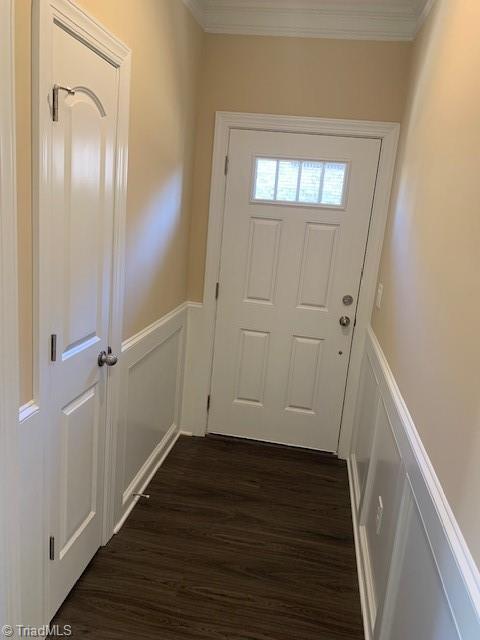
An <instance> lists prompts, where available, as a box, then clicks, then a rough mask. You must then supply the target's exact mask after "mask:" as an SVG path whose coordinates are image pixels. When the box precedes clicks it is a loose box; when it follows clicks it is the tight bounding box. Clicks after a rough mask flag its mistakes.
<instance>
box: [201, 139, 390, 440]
mask: <svg viewBox="0 0 480 640" xmlns="http://www.w3.org/2000/svg"><path fill="white" fill-rule="evenodd" d="M379 154H380V141H379V140H376V139H360V138H345V137H334V136H322V135H308V134H293V133H274V132H263V131H245V130H234V131H232V132H231V135H230V142H229V151H228V157H229V170H228V177H227V187H226V196H225V218H224V229H223V240H222V252H221V266H220V278H219V281H220V289H219V298H218V306H217V320H216V331H215V350H214V362H213V373H212V386H211V403H210V411H209V420H208V430H209V431H210V432H213V433H221V434H227V435H233V436H241V437H246V438H253V439H258V440H266V441H270V442H278V443H283V444H290V445H296V446H302V447H310V448H315V449H322V450H325V451H336V450H337V447H338V436H339V429H340V421H341V414H342V406H343V398H344V392H345V383H346V376H347V370H348V361H349V355H350V346H351V342H352V334H353V329H354V319H355V309H356V305H357V298H358V292H359V286H360V279H361V272H362V265H363V261H364V255H365V248H366V241H367V236H368V228H369V222H370V214H371V209H372V200H373V194H374V188H375V179H376V174H377V167H378V161H379ZM345 296H349V298H347V297H345ZM341 322H342V323H343V324H344V325H345V326H342V324H341ZM348 323H349V324H348Z"/></svg>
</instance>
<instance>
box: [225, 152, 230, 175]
mask: <svg viewBox="0 0 480 640" xmlns="http://www.w3.org/2000/svg"><path fill="white" fill-rule="evenodd" d="M228 162H229V160H228V156H225V175H227V173H228Z"/></svg>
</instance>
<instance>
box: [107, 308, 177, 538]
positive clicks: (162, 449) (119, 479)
mask: <svg viewBox="0 0 480 640" xmlns="http://www.w3.org/2000/svg"><path fill="white" fill-rule="evenodd" d="M187 309H188V303H187V302H184V303H182V304H180V305H179V306H178V307H176V308H175V309H173V310H172V311H170V312H169V313H167V314H166V315H164V316H162V317H161V318H159V319H158V320H157V321H156V322H153V323H152V324H150V325H149V326H148V327H145V329H143V330H142V331H140V332H139V333H137V334H135V335H134V336H131V337H130V338H128V339H127V340H125V341H124V342H123V343H122V357H121V359H120V361H119V367H118V370H119V375H120V378H121V395H120V402H119V416H118V432H119V433H118V442H117V455H116V459H115V478H116V489H115V521H116V524H115V527H114V529H113V531H114V533H116V532H117V531H119V529H120V527H121V526H122V525H123V523H124V522H125V520H126V518H127V517H128V514H129V513H130V512H131V510H132V509H133V507H134V506H135V504H136V503H137V501H138V499H137V498H135V497H133V496H132V494H133V493H142V492H143V490H144V489H145V487H146V486H147V484H148V483H149V482H150V480H151V479H152V478H153V476H154V474H155V472H156V471H157V470H158V468H159V467H160V465H161V464H162V463H163V461H164V460H165V458H166V456H167V455H168V453H169V451H170V450H171V448H172V447H173V445H174V443H175V441H176V440H177V438H178V437H179V435H180V428H179V425H180V420H181V407H182V396H183V379H184V369H185V336H186V331H187ZM171 340H176V344H177V349H176V351H175V353H174V354H170V356H168V360H163V359H162V358H163V356H162V355H161V354H162V353H164V352H163V351H162V349H163V347H164V346H166V347H167V349H168V346H167V345H168V344H169V343H170V341H171ZM167 353H168V351H167ZM152 358H153V359H154V358H160V360H153V362H156V364H155V369H153V370H152V369H151V366H152V365H148V364H147V368H146V369H143V370H142V364H143V363H148V362H152ZM149 366H150V368H148V367H149ZM134 370H136V372H137V373H136V374H135V375H136V376H137V381H138V380H139V378H138V376H139V375H142V374H141V372H142V371H144V372H145V373H144V375H149V376H152V372H153V376H154V379H157V380H158V383H155V394H154V396H152V394H151V393H150V394H149V395H147V396H142V397H141V398H139V397H138V395H136V394H135V392H134V393H133V395H132V394H131V393H130V389H131V387H130V379H129V376H130V374H131V373H132V372H133V371H134ZM175 371H176V373H175ZM139 372H140V373H139ZM149 372H150V373H149ZM151 379H152V378H151V377H149V380H148V381H147V380H145V385H146V386H148V385H147V383H148V382H149V381H150V380H151ZM140 385H141V386H142V385H143V378H142V379H140ZM165 385H166V386H165ZM172 387H173V388H174V391H172ZM139 402H140V403H141V406H140V405H139ZM150 403H151V404H150ZM137 409H138V411H139V412H140V413H142V414H144V410H147V415H148V416H150V417H149V418H147V420H150V421H151V422H149V424H148V426H149V429H151V430H152V431H154V432H157V429H158V438H159V440H158V441H157V442H155V443H151V442H150V440H147V444H146V445H145V446H143V448H142V450H143V451H144V453H143V454H142V456H143V455H144V456H145V457H144V459H137V458H135V459H134V462H132V458H130V459H129V458H128V456H129V448H128V437H129V434H130V437H135V438H142V433H141V430H140V432H139V433H138V434H136V433H135V434H133V432H132V431H130V432H129V425H131V424H132V422H131V421H129V417H130V420H133V423H135V422H138V421H139V420H140V422H141V421H142V420H143V421H145V417H143V418H140V416H138V418H137V417H136V416H137ZM157 416H158V418H157ZM166 420H168V423H167V422H166ZM144 431H145V429H144ZM162 431H163V434H164V435H163V437H162ZM139 443H140V442H139ZM128 461H130V462H129V463H128ZM132 464H133V467H134V469H135V473H133V474H132V475H130V474H129V475H127V471H126V470H127V468H130V469H132ZM130 473H131V471H130ZM132 476H133V477H132Z"/></svg>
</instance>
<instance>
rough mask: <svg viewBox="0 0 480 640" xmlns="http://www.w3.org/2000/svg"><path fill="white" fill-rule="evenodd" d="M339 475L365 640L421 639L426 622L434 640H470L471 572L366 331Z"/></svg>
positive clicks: (476, 602) (473, 611)
mask: <svg viewBox="0 0 480 640" xmlns="http://www.w3.org/2000/svg"><path fill="white" fill-rule="evenodd" d="M367 432H370V434H371V435H370V437H367V436H366V434H367ZM386 443H387V445H386ZM388 443H390V444H388ZM382 449H383V451H382ZM393 454H395V455H393ZM386 463H387V464H386ZM348 471H349V479H350V493H351V501H352V515H353V522H354V533H355V543H356V553H357V565H358V573H359V585H360V593H361V602H362V611H363V617H364V626H365V637H366V639H367V640H373V639H375V640H388V639H389V638H390V637H395V638H396V637H400V636H399V635H398V634H399V633H400V631H399V629H400V628H401V632H402V633H403V634H405V637H412V638H413V637H415V638H420V637H422V638H423V637H426V636H425V633H427V629H431V627H430V626H428V625H431V624H433V623H435V622H436V623H437V624H438V625H440V626H439V629H438V632H439V634H440V631H441V634H443V635H439V636H438V637H439V638H447V637H448V639H449V640H454V639H456V640H475V639H476V638H478V637H480V572H479V569H478V567H477V565H476V564H475V561H474V559H473V557H472V555H471V553H470V550H469V548H468V545H467V543H466V541H465V539H464V537H463V534H462V532H461V530H460V527H459V525H458V523H457V521H456V519H455V516H454V514H453V512H452V509H451V508H450V505H449V503H448V501H447V499H446V496H445V494H444V491H443V489H442V486H441V484H440V481H439V479H438V477H437V475H436V473H435V470H434V468H433V466H432V463H431V461H430V459H429V457H428V454H427V452H426V450H425V448H424V446H423V444H422V441H421V439H420V436H419V434H418V431H417V429H416V427H415V424H414V422H413V420H412V417H411V415H410V412H409V410H408V408H407V405H406V404H405V401H404V399H403V397H402V395H401V393H400V391H399V388H398V386H397V383H396V381H395V378H394V377H393V374H392V372H391V370H390V367H389V365H388V362H387V360H386V358H385V355H384V353H383V351H382V349H381V347H380V345H379V343H378V341H377V338H376V336H375V334H374V333H373V331H372V329H371V328H369V330H368V333H367V339H366V344H365V352H364V356H363V363H362V379H361V384H360V391H359V396H358V403H357V411H356V414H355V439H354V446H353V449H352V454H351V456H350V458H349V460H348ZM388 484H390V486H393V487H394V491H393V492H392V494H391V495H394V496H395V498H394V499H393V502H394V503H395V504H394V505H392V504H391V505H390V511H388V507H389V505H388V504H386V505H385V507H386V511H385V512H383V511H382V517H383V521H385V517H386V518H387V525H388V526H389V527H391V529H390V530H391V532H392V536H391V539H390V541H389V542H388V544H385V540H382V538H381V537H380V538H379V537H378V535H379V531H378V520H377V521H376V522H375V514H377V517H378V510H377V509H378V507H377V505H378V497H379V493H383V492H384V491H385V485H388ZM375 487H376V488H375ZM391 502H392V501H391ZM383 524H385V522H384V523H383ZM375 527H376V531H375ZM372 540H373V543H372V542H371V541H372ZM392 540H393V542H392ZM414 556H415V557H414ZM382 565H383V566H382ZM379 567H380V569H379ZM415 571H416V572H417V573H418V575H417V576H416V577H415V575H414V574H415ZM382 574H383V575H384V576H387V578H386V580H383V581H381V579H380V578H379V576H381V575H382ZM422 580H423V581H425V582H424V583H422ZM419 603H420V604H419ZM405 621H408V628H407V629H406V628H405ZM424 625H427V626H424ZM402 637H403V636H402ZM429 637H430V636H429ZM431 637H433V635H432V636H431ZM435 637H437V636H435Z"/></svg>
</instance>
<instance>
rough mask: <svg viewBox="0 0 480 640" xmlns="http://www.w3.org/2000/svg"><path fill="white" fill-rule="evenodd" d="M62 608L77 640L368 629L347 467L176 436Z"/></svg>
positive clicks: (229, 638) (263, 636)
mask: <svg viewBox="0 0 480 640" xmlns="http://www.w3.org/2000/svg"><path fill="white" fill-rule="evenodd" d="M148 493H149V494H150V495H151V498H150V500H149V501H148V502H141V503H139V504H138V505H137V506H136V508H135V509H134V511H133V512H132V515H131V516H130V518H129V519H128V520H127V522H126V524H125V525H124V527H123V528H122V530H121V531H120V533H119V534H117V535H116V536H114V538H113V539H112V540H111V541H110V543H109V544H108V545H107V546H106V547H104V548H102V549H100V550H99V552H98V553H97V554H96V556H95V558H94V559H93V560H92V562H91V563H90V565H89V566H88V568H87V569H86V571H85V572H84V574H83V575H82V576H81V578H80V580H79V581H78V583H77V584H76V586H75V587H74V588H73V590H72V592H71V593H70V595H69V596H68V598H67V599H66V601H65V602H64V604H63V606H62V608H61V609H60V611H59V612H58V614H57V616H56V619H55V620H54V624H57V625H65V624H70V625H72V630H73V637H74V638H80V637H81V638H93V639H95V640H97V639H98V640H120V638H121V639H122V640H123V639H124V638H125V637H132V638H135V639H138V640H143V639H144V638H145V639H146V638H148V639H151V638H161V639H165V640H194V639H196V640H207V639H208V640H362V639H363V631H362V619H361V611H360V600H359V593H358V581H357V573H356V565H355V550H354V540H353V531H352V522H351V514H350V501H349V493H348V478H347V471H346V466H345V464H344V463H343V462H341V461H339V460H337V459H336V458H334V457H333V456H329V455H325V454H321V453H317V452H312V451H305V450H301V449H293V448H289V447H278V446H274V445H266V444H263V443H256V442H249V441H244V440H235V439H230V438H219V437H207V438H188V437H182V438H180V440H179V441H178V442H177V444H176V445H175V447H174V449H173V451H172V452H171V454H170V455H169V457H168V458H167V460H166V462H165V463H164V465H163V466H162V467H161V468H160V470H159V471H158V472H157V474H156V475H155V477H154V478H153V479H152V481H151V483H150V485H149V487H148Z"/></svg>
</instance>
